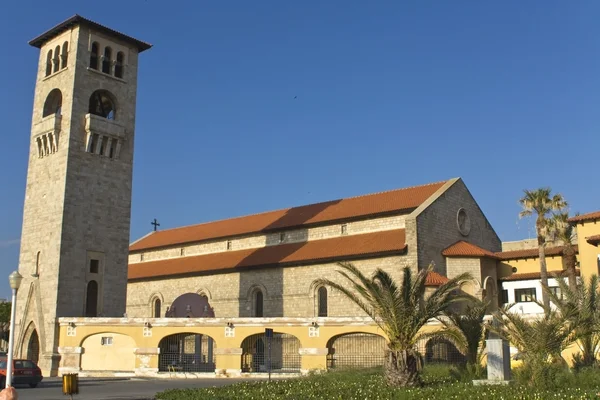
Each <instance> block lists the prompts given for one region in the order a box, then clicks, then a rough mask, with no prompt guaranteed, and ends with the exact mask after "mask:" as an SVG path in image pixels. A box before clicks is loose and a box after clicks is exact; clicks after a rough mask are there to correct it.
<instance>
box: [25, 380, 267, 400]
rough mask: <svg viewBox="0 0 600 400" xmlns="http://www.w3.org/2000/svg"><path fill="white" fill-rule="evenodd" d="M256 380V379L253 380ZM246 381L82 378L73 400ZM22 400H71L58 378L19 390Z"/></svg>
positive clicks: (148, 395)
mask: <svg viewBox="0 0 600 400" xmlns="http://www.w3.org/2000/svg"><path fill="white" fill-rule="evenodd" d="M253 380H256V379H253ZM241 381H244V379H232V378H205V379H169V380H166V379H133V378H132V379H114V378H105V379H102V378H96V379H94V378H81V379H80V381H79V395H74V396H73V400H134V399H135V400H142V399H143V400H148V399H153V398H154V395H155V394H156V393H157V392H161V391H163V390H166V389H175V388H181V389H184V388H195V387H198V388H199V387H211V386H224V385H231V384H234V383H237V382H241ZM15 389H17V392H18V393H19V400H67V399H68V398H69V397H68V396H65V395H63V394H62V382H61V380H60V379H57V378H47V379H45V380H44V381H42V382H41V383H40V384H39V386H38V387H37V388H35V389H31V388H29V387H28V386H16V387H15Z"/></svg>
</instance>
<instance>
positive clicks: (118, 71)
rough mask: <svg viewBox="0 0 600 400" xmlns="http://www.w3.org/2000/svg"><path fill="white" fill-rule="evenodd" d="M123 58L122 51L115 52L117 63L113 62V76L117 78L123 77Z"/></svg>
mask: <svg viewBox="0 0 600 400" xmlns="http://www.w3.org/2000/svg"><path fill="white" fill-rule="evenodd" d="M124 60H125V56H124V55H123V52H122V51H120V52H118V53H117V63H116V64H115V76H116V77H117V78H123V63H124Z"/></svg>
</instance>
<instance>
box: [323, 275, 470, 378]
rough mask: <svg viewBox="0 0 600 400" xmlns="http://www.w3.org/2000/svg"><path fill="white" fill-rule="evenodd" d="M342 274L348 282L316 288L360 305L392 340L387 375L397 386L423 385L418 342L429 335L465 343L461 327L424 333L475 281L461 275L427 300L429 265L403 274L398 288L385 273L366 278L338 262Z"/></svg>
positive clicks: (390, 340) (389, 348)
mask: <svg viewBox="0 0 600 400" xmlns="http://www.w3.org/2000/svg"><path fill="white" fill-rule="evenodd" d="M338 265H339V266H340V267H341V268H342V269H341V270H338V273H339V274H340V275H341V276H342V277H343V278H344V282H343V283H337V282H334V281H332V280H329V279H318V280H317V281H316V282H314V283H313V287H317V286H319V285H326V286H330V287H332V288H334V289H336V290H338V291H339V292H341V293H343V294H344V295H345V296H346V297H348V299H350V300H351V301H352V302H354V303H355V304H356V305H358V307H360V308H361V309H362V310H363V311H364V312H365V313H366V314H367V315H368V316H370V317H371V318H372V319H373V320H374V321H375V323H376V324H377V325H378V326H379V328H381V330H382V331H383V332H384V334H385V335H386V336H387V338H388V341H387V349H386V352H385V361H384V369H385V377H386V380H387V381H388V383H389V384H390V385H393V386H418V385H420V384H421V375H420V373H421V357H420V355H419V353H418V351H417V350H416V344H417V343H418V342H419V340H422V339H427V338H430V337H445V338H449V339H454V340H460V335H459V334H458V333H457V331H456V329H444V330H442V331H438V332H420V330H421V328H422V327H423V326H425V324H427V322H428V321H429V320H431V319H437V318H439V317H441V316H442V315H443V314H444V313H445V312H446V311H447V310H448V308H449V307H450V306H451V305H453V304H454V303H455V302H456V301H460V300H462V299H463V298H464V296H463V295H461V294H460V293H459V289H460V286H461V285H462V284H463V283H464V282H466V281H467V280H469V279H471V277H470V275H469V274H462V275H459V276H457V277H455V278H452V279H450V280H449V281H448V282H446V283H445V284H443V285H442V286H439V287H438V288H437V289H435V291H433V293H431V294H430V295H429V296H428V297H427V298H425V278H426V277H427V274H428V273H429V272H430V271H431V270H432V266H431V265H430V266H429V267H428V268H424V269H422V270H421V271H419V272H418V273H417V274H416V276H413V272H412V271H411V269H410V267H405V268H403V270H402V273H403V280H402V282H401V283H400V284H397V283H396V282H395V281H394V279H392V277H391V276H390V275H389V274H388V273H387V272H385V271H383V270H382V269H377V270H376V271H375V272H374V273H373V275H372V276H371V277H367V276H365V275H364V274H363V273H362V272H361V271H360V270H359V269H358V268H357V267H356V266H354V265H353V264H351V263H339V264H338Z"/></svg>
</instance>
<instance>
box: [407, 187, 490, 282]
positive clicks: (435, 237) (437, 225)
mask: <svg viewBox="0 0 600 400" xmlns="http://www.w3.org/2000/svg"><path fill="white" fill-rule="evenodd" d="M461 208H464V210H465V211H466V213H467V215H468V217H469V218H468V219H469V221H470V224H469V225H470V229H469V232H468V234H466V235H465V234H461V232H460V231H459V229H458V224H457V213H458V211H459V209H461ZM416 223H417V241H418V264H419V268H424V267H426V266H427V265H429V264H430V263H431V262H434V263H435V270H436V271H438V272H440V273H441V274H444V275H448V274H447V273H446V259H445V257H444V256H442V251H443V250H444V249H445V248H446V247H448V246H450V245H452V244H454V243H456V242H458V241H460V240H465V241H467V242H470V243H473V244H475V245H477V246H480V247H482V248H484V249H487V250H490V251H500V250H501V242H500V239H499V238H498V235H497V234H496V233H495V232H494V229H493V228H492V226H491V225H490V224H489V222H488V220H487V218H486V217H485V215H484V214H483V212H482V211H481V209H480V208H479V206H478V205H477V203H476V202H475V199H474V198H473V197H472V196H471V193H470V192H469V190H468V189H467V187H466V186H465V184H464V183H463V181H462V179H458V180H457V181H456V182H455V183H454V184H453V185H451V186H450V187H449V188H448V189H447V190H446V191H445V192H443V193H442V194H441V196H439V197H438V198H437V199H436V200H435V201H433V203H432V204H430V205H429V206H428V207H427V208H425V210H423V211H422V212H421V213H420V214H419V215H418V216H417V217H416ZM448 273H450V271H448Z"/></svg>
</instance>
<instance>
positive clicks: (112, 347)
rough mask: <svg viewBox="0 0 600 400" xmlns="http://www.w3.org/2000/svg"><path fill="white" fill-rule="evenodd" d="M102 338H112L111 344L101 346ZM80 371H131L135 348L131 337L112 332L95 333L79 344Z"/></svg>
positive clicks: (133, 364) (133, 363)
mask: <svg viewBox="0 0 600 400" xmlns="http://www.w3.org/2000/svg"><path fill="white" fill-rule="evenodd" d="M102 338H112V344H109V345H104V346H103V345H102ZM81 347H83V349H84V351H83V353H82V354H81V369H83V370H86V371H133V369H134V368H135V355H134V354H133V350H134V348H135V347H136V345H135V341H134V339H133V338H132V337H130V336H127V335H123V334H120V333H114V332H105V333H96V334H93V335H90V336H88V337H86V338H85V339H84V340H83V342H82V343H81Z"/></svg>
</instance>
